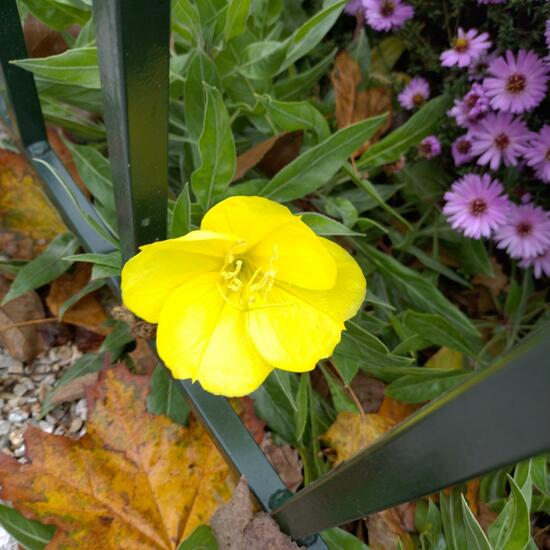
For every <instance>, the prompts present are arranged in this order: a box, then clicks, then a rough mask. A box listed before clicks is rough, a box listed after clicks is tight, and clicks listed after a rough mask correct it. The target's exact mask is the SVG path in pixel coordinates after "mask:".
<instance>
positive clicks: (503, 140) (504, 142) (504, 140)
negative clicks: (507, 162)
mask: <svg viewBox="0 0 550 550" xmlns="http://www.w3.org/2000/svg"><path fill="white" fill-rule="evenodd" d="M495 145H496V146H497V147H498V148H499V149H506V147H508V145H510V138H509V137H508V136H507V135H506V134H505V133H504V132H503V133H502V134H499V135H498V136H497V137H496V138H495Z"/></svg>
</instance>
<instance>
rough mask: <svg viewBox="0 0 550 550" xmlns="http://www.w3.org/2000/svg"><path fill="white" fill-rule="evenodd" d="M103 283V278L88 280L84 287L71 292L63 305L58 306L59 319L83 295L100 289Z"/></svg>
mask: <svg viewBox="0 0 550 550" xmlns="http://www.w3.org/2000/svg"><path fill="white" fill-rule="evenodd" d="M103 285H105V279H96V280H95V281H90V282H89V283H88V284H87V285H86V286H85V287H84V288H82V289H81V290H79V291H78V292H77V293H76V294H73V295H72V296H71V297H70V298H69V299H68V300H66V301H65V302H64V303H63V305H62V306H61V307H60V308H59V315H58V317H59V319H63V315H65V313H66V312H67V310H68V309H70V308H71V307H72V306H74V305H75V304H76V303H77V302H79V301H80V300H82V298H84V296H86V295H87V294H90V293H91V292H94V291H96V290H98V289H100V288H101V287H102V286H103Z"/></svg>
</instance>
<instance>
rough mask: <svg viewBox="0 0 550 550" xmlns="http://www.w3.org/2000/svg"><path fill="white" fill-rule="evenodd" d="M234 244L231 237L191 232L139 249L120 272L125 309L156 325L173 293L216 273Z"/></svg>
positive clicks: (234, 240) (234, 238)
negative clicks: (204, 274) (206, 275)
mask: <svg viewBox="0 0 550 550" xmlns="http://www.w3.org/2000/svg"><path fill="white" fill-rule="evenodd" d="M235 242H236V237H234V236H230V235H221V234H217V233H211V232H203V231H193V232H191V233H189V234H188V235H185V236H184V237H180V238H178V239H169V240H166V241H160V242H157V243H153V244H149V245H146V246H143V247H141V252H139V254H137V255H136V256H134V257H133V258H132V259H130V260H129V261H128V262H126V264H125V265H124V268H123V270H122V300H123V302H124V305H125V306H126V307H127V308H128V309H130V310H131V311H133V312H134V313H135V314H136V315H138V316H139V317H141V318H142V319H145V320H146V321H148V322H149V323H157V322H158V320H159V315H160V310H161V308H162V306H163V305H164V302H166V300H167V299H168V298H169V296H170V295H171V294H172V292H174V290H175V289H176V288H178V287H179V286H181V285H183V284H184V283H186V282H187V281H189V280H190V279H192V278H194V277H196V276H197V275H201V274H202V273H207V272H211V271H215V272H219V271H220V269H221V267H222V266H223V263H224V258H225V254H226V253H227V250H228V249H229V247H230V246H232V245H234V243H235Z"/></svg>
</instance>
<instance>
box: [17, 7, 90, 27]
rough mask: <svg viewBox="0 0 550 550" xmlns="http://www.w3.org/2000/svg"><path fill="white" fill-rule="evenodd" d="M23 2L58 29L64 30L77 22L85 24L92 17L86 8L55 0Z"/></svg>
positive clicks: (49, 24) (34, 13)
mask: <svg viewBox="0 0 550 550" xmlns="http://www.w3.org/2000/svg"><path fill="white" fill-rule="evenodd" d="M23 4H24V5H25V6H26V7H27V9H28V10H29V11H30V12H31V13H32V14H33V15H34V16H35V17H36V18H37V19H40V21H42V22H43V23H45V24H46V25H48V27H51V28H52V29H55V30H56V31H64V30H66V29H67V27H69V26H70V25H73V24H75V23H76V24H79V25H84V24H85V23H86V21H87V19H88V18H89V17H90V14H89V13H88V12H87V11H86V10H82V9H78V8H76V7H72V6H69V5H67V4H62V3H59V2H55V1H54V0H23Z"/></svg>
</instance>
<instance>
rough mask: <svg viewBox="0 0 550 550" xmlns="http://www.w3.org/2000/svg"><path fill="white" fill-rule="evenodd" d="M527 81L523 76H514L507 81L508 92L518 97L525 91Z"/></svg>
mask: <svg viewBox="0 0 550 550" xmlns="http://www.w3.org/2000/svg"><path fill="white" fill-rule="evenodd" d="M526 83H527V79H526V78H525V77H524V76H523V75H522V74H513V75H512V76H510V77H509V78H508V80H507V81H506V90H507V91H508V92H510V93H511V94H514V95H517V94H520V93H521V92H523V90H525V85H526Z"/></svg>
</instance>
